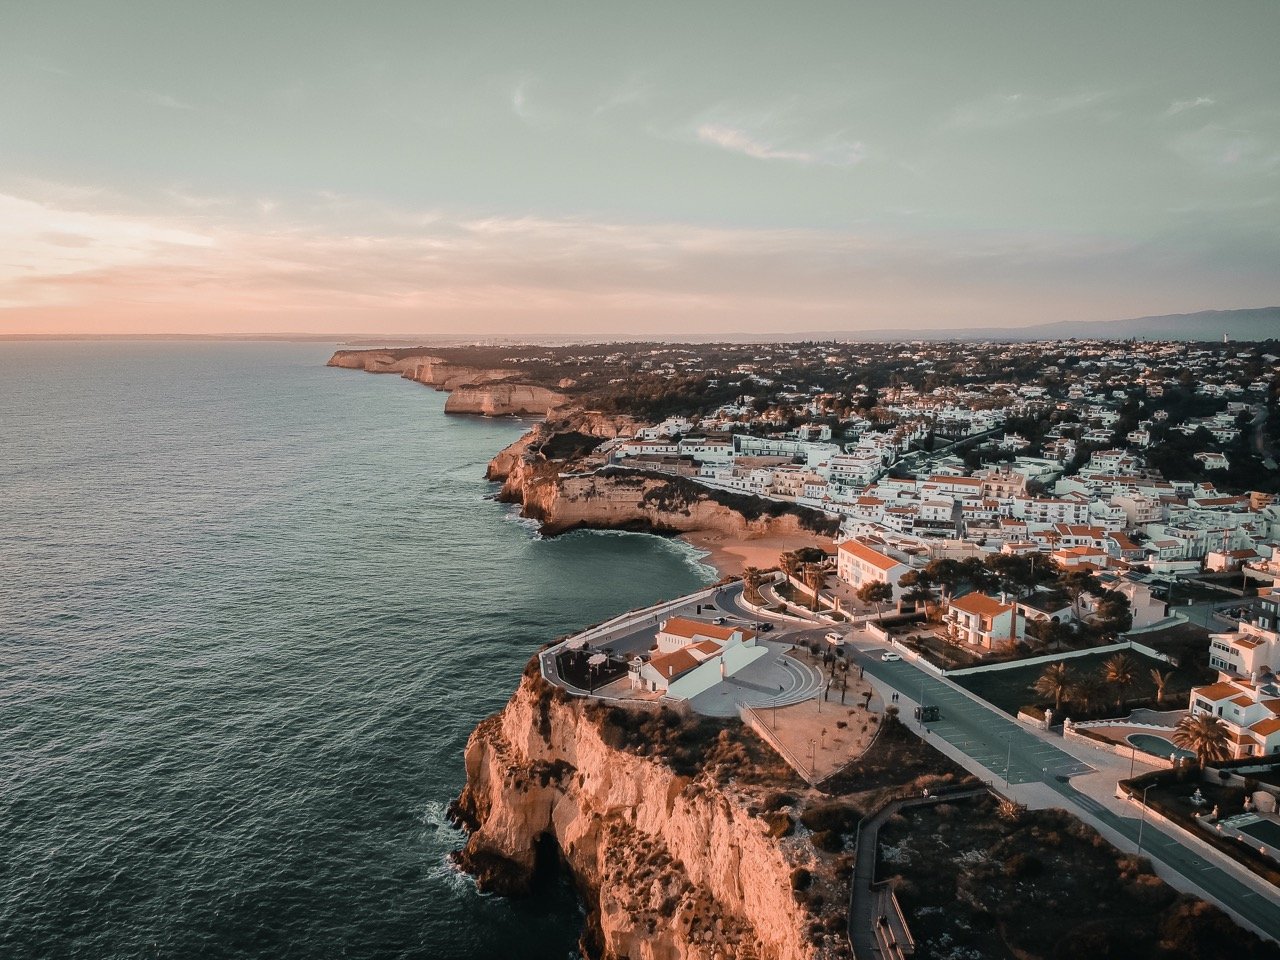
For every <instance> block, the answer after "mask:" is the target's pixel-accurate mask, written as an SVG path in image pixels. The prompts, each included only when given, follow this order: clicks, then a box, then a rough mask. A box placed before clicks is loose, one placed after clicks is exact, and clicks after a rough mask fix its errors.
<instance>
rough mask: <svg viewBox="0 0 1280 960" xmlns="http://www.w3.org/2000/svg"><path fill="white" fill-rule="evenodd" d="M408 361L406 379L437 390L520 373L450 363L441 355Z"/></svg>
mask: <svg viewBox="0 0 1280 960" xmlns="http://www.w3.org/2000/svg"><path fill="white" fill-rule="evenodd" d="M406 363H407V366H405V367H404V374H403V376H404V378H405V379H406V380H413V381H414V382H415V383H422V384H426V385H427V386H428V387H435V389H437V390H457V389H458V388H460V387H463V386H466V385H468V384H477V383H488V382H490V381H493V380H508V379H510V378H512V377H517V376H519V375H520V374H519V371H516V370H502V369H494V368H491V367H469V366H465V365H463V364H460V363H450V362H449V361H447V360H441V359H440V358H439V357H412V358H410V359H409V360H408V361H406ZM535 389H539V388H535Z"/></svg>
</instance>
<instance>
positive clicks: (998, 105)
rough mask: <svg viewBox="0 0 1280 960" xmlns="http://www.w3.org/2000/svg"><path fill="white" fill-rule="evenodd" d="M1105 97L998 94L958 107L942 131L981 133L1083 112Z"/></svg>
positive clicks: (1092, 95) (1095, 94) (948, 118)
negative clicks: (985, 130)
mask: <svg viewBox="0 0 1280 960" xmlns="http://www.w3.org/2000/svg"><path fill="white" fill-rule="evenodd" d="M1105 99H1107V98H1106V95H1104V94H1102V93H1098V92H1088V91H1083V92H1079V93H1072V94H1065V95H1062V96H1056V97H1042V96H1037V95H1035V94H1027V93H998V94H992V95H991V96H989V97H982V98H980V99H977V100H971V101H969V102H967V103H962V104H960V105H959V106H957V107H956V108H955V109H954V110H952V111H951V113H950V114H949V115H948V116H947V118H946V120H944V121H943V123H942V126H943V129H948V130H982V129H991V128H996V127H1007V126H1012V125H1014V124H1019V123H1026V122H1028V121H1032V120H1040V119H1043V118H1045V117H1053V116H1058V115H1061V114H1066V113H1073V112H1075V111H1078V110H1083V109H1084V108H1086V107H1090V106H1094V105H1096V104H1099V103H1102V102H1103V101H1104V100H1105Z"/></svg>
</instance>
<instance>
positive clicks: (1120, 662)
mask: <svg viewBox="0 0 1280 960" xmlns="http://www.w3.org/2000/svg"><path fill="white" fill-rule="evenodd" d="M1137 674H1138V665H1137V664H1136V663H1134V662H1133V657H1131V656H1129V655H1128V654H1127V653H1117V654H1116V655H1115V656H1114V657H1111V658H1110V659H1108V660H1107V661H1106V662H1105V663H1103V665H1102V679H1103V680H1104V681H1105V682H1106V684H1107V685H1108V686H1110V687H1115V690H1116V710H1117V711H1118V710H1119V709H1120V707H1121V706H1122V705H1123V704H1124V695H1125V693H1127V692H1128V690H1129V688H1130V687H1132V686H1133V682H1134V680H1136V679H1137Z"/></svg>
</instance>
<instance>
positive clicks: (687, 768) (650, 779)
mask: <svg viewBox="0 0 1280 960" xmlns="http://www.w3.org/2000/svg"><path fill="white" fill-rule="evenodd" d="M725 723H726V724H727V723H728V722H725ZM466 772H467V785H466V788H465V790H464V791H463V793H462V795H461V797H459V799H458V800H457V801H456V803H455V804H454V806H453V814H454V816H455V818H456V819H457V820H458V821H459V822H460V823H461V824H462V825H463V826H464V827H465V828H466V829H467V831H468V838H467V843H466V846H465V848H464V849H463V850H462V851H461V852H460V853H459V854H458V861H459V863H460V865H461V866H462V867H463V868H464V869H466V870H467V871H469V872H470V873H472V874H473V875H474V876H475V877H476V880H477V882H478V884H479V885H480V887H481V889H484V890H491V891H495V892H498V893H503V894H520V893H524V892H527V891H528V890H529V889H530V887H531V885H532V884H533V883H535V882H536V881H535V878H536V877H538V876H543V875H544V874H543V872H542V871H544V870H545V869H546V868H547V867H548V866H552V867H554V866H555V865H557V864H558V865H559V866H560V867H562V868H565V869H567V870H568V871H569V873H570V875H571V877H572V879H573V881H574V884H575V885H576V887H577V889H578V891H579V894H580V896H581V897H582V899H583V902H584V904H585V905H586V907H587V910H588V916H587V922H586V929H585V932H584V934H583V938H582V946H583V950H584V953H585V955H587V956H589V957H593V958H605V960H621V958H628V960H816V958H824V957H837V956H842V955H846V953H845V951H846V949H847V946H846V941H844V939H843V934H842V927H843V922H842V911H843V906H842V905H841V904H840V902H839V901H838V900H835V901H834V902H833V903H827V905H826V907H827V909H830V908H831V907H834V908H835V912H834V913H833V914H832V916H834V917H835V918H836V919H835V922H832V923H830V924H829V925H828V924H827V923H825V922H819V918H818V917H816V916H815V915H814V913H812V912H811V909H812V906H813V904H815V903H816V904H817V907H818V909H822V908H823V900H822V898H814V897H812V896H811V894H810V893H808V892H801V893H797V885H798V884H799V885H800V886H801V887H802V888H803V889H804V890H806V891H807V890H808V889H809V887H810V885H811V884H812V882H813V881H812V875H813V873H814V872H816V871H819V870H820V869H821V868H820V867H819V865H818V864H817V862H816V861H817V860H818V857H817V855H816V854H815V852H814V850H813V847H812V844H811V843H810V842H809V840H808V838H807V837H804V836H800V835H798V834H796V833H795V830H794V821H793V819H792V818H791V816H790V815H789V813H788V812H787V811H788V810H790V809H791V806H790V805H791V804H793V803H797V802H798V800H797V799H796V797H794V796H791V795H786V794H781V795H780V794H778V785H779V784H781V785H783V786H793V785H795V784H796V783H797V781H795V779H794V776H793V775H792V774H791V773H790V771H789V768H787V767H786V766H785V765H784V764H782V763H781V761H779V760H778V759H777V758H776V757H775V756H774V755H773V754H772V752H771V751H770V750H769V749H768V748H767V747H766V746H765V745H764V744H763V742H760V741H758V739H757V738H755V737H754V735H753V734H751V733H750V732H748V731H745V730H744V729H743V728H741V727H740V726H738V727H736V728H735V729H733V730H732V731H730V730H729V729H728V728H727V726H725V727H724V728H723V729H721V728H718V727H717V726H716V725H715V724H714V723H713V722H712V721H707V720H701V721H699V720H696V719H690V718H685V717H681V716H679V715H677V714H675V713H674V712H673V711H671V710H665V711H648V712H631V711H627V710H623V709H621V708H617V707H609V706H604V705H601V704H598V703H595V702H589V701H582V700H575V699H573V698H570V697H568V696H566V695H565V694H564V693H563V692H562V691H560V690H558V689H557V688H555V687H552V686H550V685H549V684H547V683H546V682H545V681H544V680H543V679H542V677H541V675H540V674H539V673H538V670H537V665H536V661H534V662H533V663H531V664H530V669H528V670H526V671H525V676H524V678H523V680H522V682H521V684H520V687H519V688H518V689H517V691H516V693H515V695H514V696H512V698H511V700H510V702H509V703H508V704H507V706H506V707H505V708H504V709H503V710H502V711H501V712H500V713H498V714H495V715H494V716H491V717H489V718H488V719H486V720H484V721H483V722H482V723H481V724H480V725H479V726H478V727H477V728H476V730H475V732H474V733H472V735H471V738H470V740H469V741H468V743H467V749H466ZM770 793H772V794H773V796H772V797H770V796H769V794H770ZM801 833H803V831H801ZM828 919H829V918H828ZM828 926H830V927H833V928H834V932H833V931H831V930H829V929H828Z"/></svg>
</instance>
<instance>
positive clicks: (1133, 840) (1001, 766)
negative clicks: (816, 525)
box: [858, 650, 1280, 940]
mask: <svg viewBox="0 0 1280 960" xmlns="http://www.w3.org/2000/svg"><path fill="white" fill-rule="evenodd" d="M878 653H879V651H878V650H873V651H870V653H869V655H868V654H867V653H860V654H858V659H859V660H860V661H861V662H863V664H864V666H865V669H866V675H867V677H869V678H871V680H872V682H873V684H875V685H876V686H877V687H879V688H880V692H881V694H882V695H885V691H889V692H892V691H897V692H899V694H900V696H901V699H903V700H912V701H913V705H914V704H919V703H920V702H922V701H923V702H924V703H927V704H936V705H938V706H940V707H941V719H940V720H939V721H938V722H936V723H932V724H928V725H922V724H918V723H910V721H909V723H910V725H911V726H912V727H913V728H914V729H916V730H917V731H918V732H919V733H920V735H921V736H922V737H924V738H925V739H927V740H930V741H931V742H933V744H934V746H935V747H937V748H938V749H939V750H940V751H941V752H942V753H943V754H945V755H946V756H949V757H951V758H952V759H954V760H956V761H957V762H958V763H960V764H961V765H963V766H964V767H965V768H966V769H968V770H970V771H971V772H972V773H974V774H976V775H977V776H979V777H981V778H983V779H991V780H993V781H995V782H996V784H997V785H998V786H1001V785H1003V786H1004V787H1005V792H1006V793H1007V794H1008V795H1009V796H1011V797H1012V798H1014V799H1016V800H1017V801H1018V802H1019V803H1023V804H1026V805H1027V806H1029V807H1035V808H1045V807H1058V808H1064V809H1067V810H1068V811H1069V812H1071V813H1073V814H1075V815H1076V816H1079V817H1080V818H1081V819H1082V820H1084V821H1085V822H1086V823H1089V824H1090V825H1091V826H1093V827H1094V828H1095V829H1097V830H1098V831H1099V832H1101V833H1102V834H1103V835H1104V836H1105V837H1106V838H1107V839H1108V840H1110V841H1111V842H1112V843H1114V844H1115V845H1116V846H1118V847H1120V848H1121V849H1123V850H1126V851H1129V852H1133V851H1135V850H1137V847H1138V843H1137V841H1138V836H1139V832H1140V831H1141V832H1142V848H1141V851H1140V852H1141V853H1143V854H1145V855H1147V856H1148V857H1150V858H1151V860H1152V866H1153V868H1154V869H1155V871H1156V873H1157V874H1159V875H1160V876H1161V877H1162V878H1163V879H1164V880H1166V881H1167V882H1169V883H1170V884H1171V885H1173V886H1174V887H1176V888H1178V889H1180V890H1184V891H1186V892H1189V893H1193V894H1195V895H1197V896H1200V897H1203V898H1204V899H1206V900H1209V901H1211V902H1214V903H1216V904H1217V905H1218V906H1220V907H1222V908H1223V909H1224V910H1226V911H1227V912H1228V913H1229V914H1230V915H1231V916H1233V917H1234V918H1236V920H1237V921H1238V922H1240V923H1241V924H1242V925H1244V926H1246V927H1249V928H1250V929H1252V930H1254V931H1256V932H1257V933H1258V934H1260V935H1262V936H1265V937H1267V938H1268V939H1272V940H1275V939H1277V938H1280V895H1278V894H1277V891H1276V889H1275V888H1274V887H1272V886H1270V885H1269V884H1267V883H1266V882H1265V881H1263V880H1262V879H1261V878H1260V877H1257V876H1256V875H1254V874H1252V873H1249V872H1248V871H1247V870H1245V868H1243V867H1241V866H1240V865H1239V864H1237V863H1235V861H1233V860H1231V859H1230V858H1229V857H1226V856H1225V855H1223V854H1221V853H1220V852H1218V851H1217V850H1214V849H1213V848H1211V847H1207V846H1205V847H1204V848H1203V849H1202V848H1201V847H1200V845H1199V844H1196V843H1194V842H1191V841H1185V840H1183V839H1182V837H1181V836H1180V835H1178V834H1174V833H1173V832H1172V831H1170V830H1169V829H1168V828H1166V827H1164V826H1162V825H1160V824H1157V823H1154V822H1152V820H1151V819H1150V818H1145V822H1144V821H1142V820H1140V819H1139V817H1138V813H1137V812H1136V811H1135V810H1134V809H1133V807H1132V806H1129V805H1128V804H1127V803H1125V802H1123V801H1118V800H1116V799H1115V797H1114V790H1115V784H1116V781H1117V780H1118V779H1122V778H1123V777H1124V776H1125V774H1124V772H1123V771H1122V769H1121V767H1123V768H1124V769H1127V767H1128V765H1129V760H1128V758H1120V757H1115V756H1113V755H1111V754H1108V753H1104V752H1102V751H1094V754H1095V755H1092V756H1088V762H1086V760H1085V759H1082V756H1077V755H1076V753H1075V752H1074V751H1075V750H1077V749H1079V750H1081V753H1082V755H1083V750H1085V749H1087V748H1079V747H1077V746H1076V745H1075V744H1074V743H1066V742H1062V741H1060V740H1059V741H1057V742H1055V741H1054V740H1051V739H1050V737H1051V736H1052V735H1050V734H1047V733H1045V732H1043V731H1038V730H1033V729H1031V728H1028V727H1026V726H1024V725H1022V724H1020V723H1017V722H1016V721H1014V720H1013V719H1011V718H1010V717H1008V716H1007V715H1006V714H1004V713H1002V712H1001V711H999V710H997V709H996V708H995V707H992V706H991V705H990V704H988V703H986V702H985V701H982V700H979V699H977V698H976V697H974V696H972V695H971V694H969V693H968V692H967V691H965V690H964V689H963V688H961V687H959V686H957V685H956V684H954V683H952V682H951V681H949V680H946V679H945V678H939V677H935V676H933V675H931V674H927V673H925V672H924V671H923V670H920V669H919V668H917V667H915V666H913V665H912V664H910V663H908V662H906V661H897V662H892V663H884V662H882V661H881V660H880V659H879V656H878ZM910 716H911V711H910V710H908V709H904V710H903V717H904V719H908V720H909V718H910ZM1073 778H1074V779H1073Z"/></svg>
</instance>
